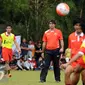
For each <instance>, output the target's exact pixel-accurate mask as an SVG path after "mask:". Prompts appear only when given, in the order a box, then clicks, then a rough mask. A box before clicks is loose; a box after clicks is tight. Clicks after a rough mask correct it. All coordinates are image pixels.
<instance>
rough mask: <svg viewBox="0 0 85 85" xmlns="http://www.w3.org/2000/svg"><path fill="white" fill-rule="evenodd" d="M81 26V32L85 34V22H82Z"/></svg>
mask: <svg viewBox="0 0 85 85" xmlns="http://www.w3.org/2000/svg"><path fill="white" fill-rule="evenodd" d="M80 26H81V30H82V31H83V33H84V34H85V23H84V22H81V23H80Z"/></svg>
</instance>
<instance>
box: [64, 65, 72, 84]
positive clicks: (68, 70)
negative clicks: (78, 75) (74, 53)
mask: <svg viewBox="0 0 85 85" xmlns="http://www.w3.org/2000/svg"><path fill="white" fill-rule="evenodd" d="M72 72H73V67H72V66H71V65H69V66H68V67H67V68H66V70H65V85H72V82H71V78H70V76H71V74H72Z"/></svg>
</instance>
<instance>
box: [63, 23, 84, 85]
mask: <svg viewBox="0 0 85 85" xmlns="http://www.w3.org/2000/svg"><path fill="white" fill-rule="evenodd" d="M79 26H80V27H81V30H82V32H83V33H84V35H85V25H84V24H83V23H79ZM82 42H83V43H82V45H81V46H80V48H79V50H78V52H77V53H76V54H75V55H74V56H73V57H72V58H71V60H70V61H69V62H68V63H66V64H63V65H62V67H63V68H66V70H67V68H69V69H70V70H71V71H70V73H69V75H68V72H69V71H66V72H65V85H77V83H78V81H79V79H78V80H77V82H76V84H74V83H73V82H72V81H71V79H70V75H71V74H72V72H73V71H75V73H76V74H79V73H81V72H82V70H83V69H85V56H83V55H84V54H85V38H84V40H83V41H82ZM82 56H83V57H82ZM78 58H79V59H78ZM74 62H76V65H75V67H74V68H73V69H71V68H72V65H73V63H74ZM84 73H85V70H83V75H85V74H84ZM77 77H78V76H76V75H75V78H73V77H72V78H73V79H74V81H76V79H77ZM83 77H84V76H83ZM83 82H84V85H85V77H84V78H83Z"/></svg>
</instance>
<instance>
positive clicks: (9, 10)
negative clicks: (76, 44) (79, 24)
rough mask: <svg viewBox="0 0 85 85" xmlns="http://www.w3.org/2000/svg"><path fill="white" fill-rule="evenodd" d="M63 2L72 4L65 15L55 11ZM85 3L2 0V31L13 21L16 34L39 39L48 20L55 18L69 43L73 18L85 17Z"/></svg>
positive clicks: (0, 25) (0, 15)
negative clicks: (62, 15) (59, 14)
mask: <svg viewBox="0 0 85 85" xmlns="http://www.w3.org/2000/svg"><path fill="white" fill-rule="evenodd" d="M61 2H66V3H67V4H68V5H69V6H70V13H69V15H67V16H65V17H61V16H58V15H57V14H56V11H55V9H56V6H57V4H59V3H61ZM84 3H85V0H0V32H2V31H3V28H4V25H5V24H7V23H11V24H12V26H13V29H14V30H13V31H14V33H15V34H16V35H21V36H22V37H25V38H27V40H29V39H32V40H34V41H37V40H41V38H42V35H43V32H44V31H45V30H47V29H48V21H49V20H50V19H55V20H56V22H57V25H56V27H57V28H59V29H61V30H62V32H63V35H64V39H65V45H67V38H68V35H69V34H70V33H71V32H73V25H72V23H73V20H74V19H75V18H76V17H81V18H83V19H85V16H84V14H85V10H84V9H85V5H84Z"/></svg>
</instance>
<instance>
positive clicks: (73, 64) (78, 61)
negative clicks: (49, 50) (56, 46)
mask: <svg viewBox="0 0 85 85" xmlns="http://www.w3.org/2000/svg"><path fill="white" fill-rule="evenodd" d="M73 56H74V55H73ZM80 63H84V62H83V59H82V57H80V58H79V59H78V60H76V61H75V62H73V63H72V64H71V66H72V67H73V68H75V67H76V66H77V65H78V64H80Z"/></svg>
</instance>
